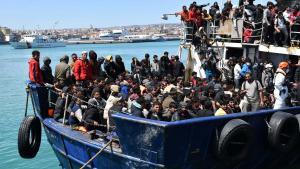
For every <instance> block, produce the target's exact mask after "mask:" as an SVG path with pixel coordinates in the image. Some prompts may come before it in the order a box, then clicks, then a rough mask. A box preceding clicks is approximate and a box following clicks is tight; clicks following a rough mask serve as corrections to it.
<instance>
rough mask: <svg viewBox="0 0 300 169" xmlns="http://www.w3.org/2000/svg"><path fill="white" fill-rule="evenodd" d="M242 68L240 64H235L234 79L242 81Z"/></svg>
mask: <svg viewBox="0 0 300 169" xmlns="http://www.w3.org/2000/svg"><path fill="white" fill-rule="evenodd" d="M241 70H242V68H241V66H240V65H239V64H235V66H234V69H233V73H234V79H241V75H240V73H241Z"/></svg>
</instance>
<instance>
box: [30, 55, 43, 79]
mask: <svg viewBox="0 0 300 169" xmlns="http://www.w3.org/2000/svg"><path fill="white" fill-rule="evenodd" d="M39 60H40V52H39V51H37V50H34V51H32V57H31V58H30V59H29V61H28V64H29V80H30V81H31V82H33V83H38V84H44V82H43V78H42V71H41V69H40V63H39Z"/></svg>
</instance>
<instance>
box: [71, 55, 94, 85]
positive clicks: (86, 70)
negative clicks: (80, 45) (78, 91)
mask: <svg viewBox="0 0 300 169" xmlns="http://www.w3.org/2000/svg"><path fill="white" fill-rule="evenodd" d="M74 76H75V79H76V83H77V84H82V83H83V82H86V81H87V80H92V66H91V65H90V63H89V61H88V59H87V52H86V51H83V52H82V57H81V59H78V60H76V62H75V65H74Z"/></svg>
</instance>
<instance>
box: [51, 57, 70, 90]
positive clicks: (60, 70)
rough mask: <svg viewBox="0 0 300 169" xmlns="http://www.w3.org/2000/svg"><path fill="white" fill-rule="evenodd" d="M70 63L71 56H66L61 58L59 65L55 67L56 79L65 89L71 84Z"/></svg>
mask: <svg viewBox="0 0 300 169" xmlns="http://www.w3.org/2000/svg"><path fill="white" fill-rule="evenodd" d="M68 63H69V56H67V55H64V56H63V57H62V58H60V62H59V64H57V65H56V66H55V72H54V77H55V80H56V82H57V83H58V85H59V86H60V87H64V86H66V85H69V83H70V78H71V68H70V66H69V65H68Z"/></svg>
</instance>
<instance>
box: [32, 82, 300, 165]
mask: <svg viewBox="0 0 300 169" xmlns="http://www.w3.org/2000/svg"><path fill="white" fill-rule="evenodd" d="M30 87H31V90H32V92H33V96H34V102H35V105H36V109H37V112H39V114H38V116H39V118H40V119H41V120H42V123H43V126H44V128H45V132H46V135H47V137H48V141H49V143H50V145H51V147H52V148H53V150H54V152H55V154H56V156H57V158H58V160H59V161H60V164H61V166H62V168H80V167H81V166H82V165H83V164H84V163H85V162H87V161H88V160H89V159H90V158H91V157H92V156H93V155H95V154H96V153H97V152H98V151H99V150H100V149H101V148H102V147H103V146H104V145H105V144H106V143H107V141H105V140H102V141H101V140H91V139H90V138H89V137H88V135H86V134H82V133H80V132H78V131H73V130H72V129H71V128H69V127H67V126H64V125H62V124H61V123H59V122H56V121H54V120H53V119H52V118H45V114H46V111H47V109H48V107H47V105H48V100H47V90H46V89H45V88H40V87H36V86H33V85H32V86H30ZM277 111H278V110H276V112H277ZM280 111H284V112H288V113H291V114H299V113H300V107H292V108H287V109H284V110H280ZM274 113H275V111H274V110H264V111H259V112H252V113H238V114H231V115H226V116H221V117H204V118H196V119H189V120H183V121H178V122H162V121H153V120H149V119H142V118H138V117H133V116H129V115H124V114H114V115H113V118H114V121H115V123H116V128H117V129H116V132H117V135H118V138H119V141H120V148H119V149H115V148H113V147H108V148H106V149H105V151H104V152H102V153H101V154H100V155H99V156H98V157H97V158H96V159H95V160H93V161H92V163H90V165H89V166H88V167H87V168H101V169H102V168H103V169H108V168H109V169H129V168H130V169H131V168H138V169H140V168H141V169H143V168H150V169H151V168H153V169H154V168H155V169H156V168H157V169H159V168H168V169H233V168H238V169H268V168H270V169H271V168H272V169H274V168H278V169H280V168H283V167H287V166H289V165H292V164H295V163H299V157H300V149H299V146H298V148H295V149H294V150H293V151H291V152H288V153H280V152H278V151H276V150H275V149H274V148H272V147H271V146H270V145H269V142H268V138H267V135H268V125H267V123H266V120H267V119H269V118H270V117H271V115H272V114H274ZM232 119H243V120H244V121H246V122H248V123H249V124H250V125H251V126H252V129H253V131H254V135H255V137H254V140H253V144H252V148H251V150H250V152H249V153H248V154H247V158H246V160H243V161H240V162H239V163H236V164H234V165H229V164H226V163H224V162H222V161H221V160H219V159H218V158H217V157H216V155H215V150H216V149H215V144H216V141H215V139H216V133H218V132H219V131H220V128H222V127H223V126H224V125H225V124H226V123H227V122H228V121H230V120H232Z"/></svg>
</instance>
